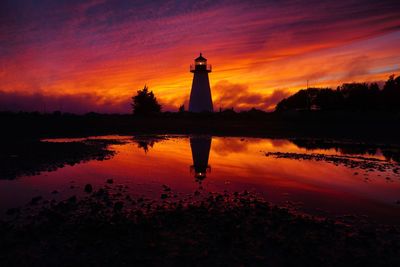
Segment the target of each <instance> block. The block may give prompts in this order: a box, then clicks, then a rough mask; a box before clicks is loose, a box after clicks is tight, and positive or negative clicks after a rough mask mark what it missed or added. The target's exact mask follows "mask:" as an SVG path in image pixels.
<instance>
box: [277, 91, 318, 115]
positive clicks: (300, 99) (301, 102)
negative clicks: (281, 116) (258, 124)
mask: <svg viewBox="0 0 400 267" xmlns="http://www.w3.org/2000/svg"><path fill="white" fill-rule="evenodd" d="M318 90H319V89H318V88H309V89H307V90H305V89H302V90H300V91H298V92H297V93H295V94H294V95H291V96H289V97H288V98H285V99H283V100H282V101H281V102H279V103H278V105H277V106H276V110H277V111H284V110H290V109H295V110H310V109H311V106H312V105H313V104H314V103H313V102H314V99H315V98H316V96H317V93H318Z"/></svg>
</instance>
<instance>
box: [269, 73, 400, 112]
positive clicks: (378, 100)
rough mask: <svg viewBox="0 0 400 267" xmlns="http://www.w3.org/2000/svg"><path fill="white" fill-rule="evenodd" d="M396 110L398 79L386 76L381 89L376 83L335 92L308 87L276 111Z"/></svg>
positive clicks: (350, 85) (399, 97)
mask: <svg viewBox="0 0 400 267" xmlns="http://www.w3.org/2000/svg"><path fill="white" fill-rule="evenodd" d="M313 107H316V108H318V109H320V110H332V109H344V110H359V111H367V110H377V109H383V110H400V76H399V77H397V78H395V76H394V75H392V76H390V77H389V79H388V80H387V81H386V83H385V86H384V88H383V90H380V89H379V86H378V84H377V83H371V84H367V83H344V84H342V85H341V86H339V87H338V88H337V89H336V90H332V89H330V88H325V89H321V88H310V89H307V90H304V89H303V90H300V91H298V92H297V93H295V94H294V95H291V96H289V97H288V98H285V99H283V100H282V101H280V102H279V103H278V104H277V106H276V109H275V110H276V111H285V110H310V109H312V108H313Z"/></svg>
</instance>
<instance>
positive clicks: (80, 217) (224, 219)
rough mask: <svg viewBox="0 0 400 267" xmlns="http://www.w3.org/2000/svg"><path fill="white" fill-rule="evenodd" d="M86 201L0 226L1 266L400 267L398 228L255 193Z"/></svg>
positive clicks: (111, 189)
mask: <svg viewBox="0 0 400 267" xmlns="http://www.w3.org/2000/svg"><path fill="white" fill-rule="evenodd" d="M86 192H87V194H88V197H85V198H82V199H77V198H76V197H71V198H69V199H67V200H65V201H61V202H56V201H50V202H47V201H46V200H41V199H39V200H37V201H36V202H37V203H36V205H34V207H39V208H38V209H37V210H36V211H33V212H30V213H28V214H26V213H24V211H19V212H16V213H15V214H14V215H13V217H12V219H9V220H8V221H3V222H1V223H0V234H1V236H2V238H1V239H0V264H1V265H2V266H54V265H57V266H78V265H79V266H82V265H85V266H135V265H144V266H161V265H162V266H178V265H179V266H182V265H183V266H184V265H190V266H222V265H223V266H225V265H229V266H399V265H400V257H399V253H400V230H399V228H398V227H397V226H382V225H374V224H371V223H369V222H366V221H364V220H362V219H358V218H355V217H350V216H347V217H342V218H340V219H337V220H332V219H323V218H314V217H310V216H306V215H299V214H296V212H294V211H293V210H291V209H290V208H289V209H287V208H279V207H276V206H273V205H271V204H269V203H267V202H265V201H264V200H262V199H260V198H259V197H258V196H257V195H255V194H252V193H249V192H246V191H245V192H242V193H237V192H235V193H227V192H225V193H222V194H218V193H206V192H203V191H202V190H201V189H200V190H199V191H196V192H194V194H192V195H190V196H187V197H186V198H183V199H182V198H179V197H176V192H173V190H171V188H169V187H168V186H165V185H164V186H163V191H162V192H161V193H160V199H159V200H148V199H144V198H143V197H140V196H139V197H134V196H132V195H130V194H128V193H126V192H127V189H126V188H125V187H123V186H113V185H112V181H111V182H109V181H107V185H106V186H104V187H103V188H98V189H93V191H92V190H90V191H86Z"/></svg>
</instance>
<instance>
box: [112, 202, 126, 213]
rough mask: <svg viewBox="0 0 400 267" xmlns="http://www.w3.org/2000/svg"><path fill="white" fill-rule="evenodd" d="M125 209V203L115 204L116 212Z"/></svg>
mask: <svg viewBox="0 0 400 267" xmlns="http://www.w3.org/2000/svg"><path fill="white" fill-rule="evenodd" d="M123 207H124V203H123V202H122V201H118V202H116V203H115V204H114V211H115V212H119V211H121V210H122V208H123Z"/></svg>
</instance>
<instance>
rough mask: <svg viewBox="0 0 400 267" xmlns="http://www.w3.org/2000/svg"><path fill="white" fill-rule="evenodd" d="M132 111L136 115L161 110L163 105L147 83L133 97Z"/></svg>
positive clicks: (151, 113)
mask: <svg viewBox="0 0 400 267" xmlns="http://www.w3.org/2000/svg"><path fill="white" fill-rule="evenodd" d="M132 112H133V114H134V115H136V116H149V115H154V114H158V113H160V112H161V105H160V104H159V103H158V102H157V98H156V97H155V96H154V94H153V91H149V88H148V87H147V86H146V85H145V86H144V88H143V89H142V90H138V91H137V95H136V96H133V97H132Z"/></svg>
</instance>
